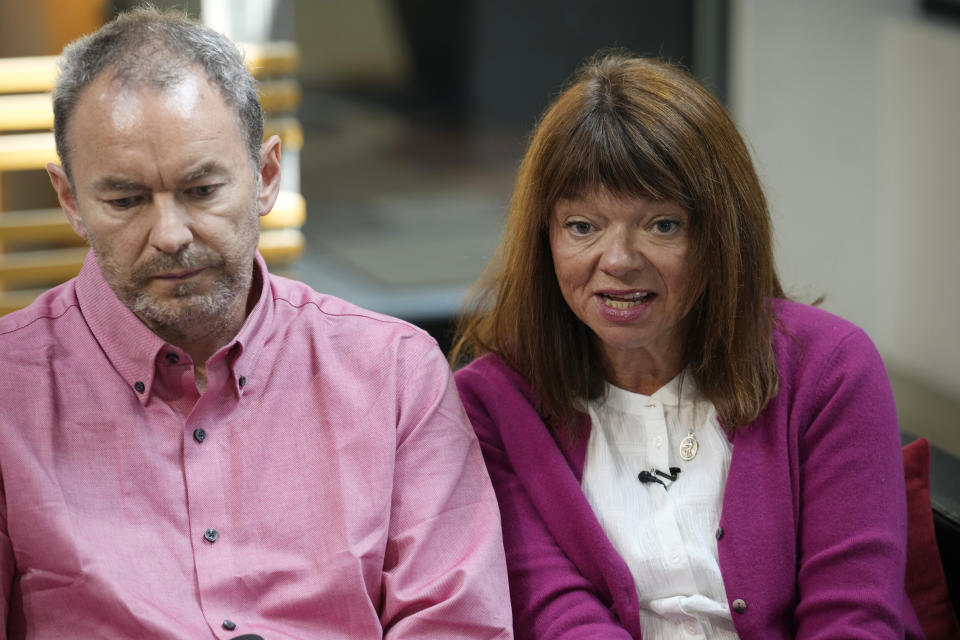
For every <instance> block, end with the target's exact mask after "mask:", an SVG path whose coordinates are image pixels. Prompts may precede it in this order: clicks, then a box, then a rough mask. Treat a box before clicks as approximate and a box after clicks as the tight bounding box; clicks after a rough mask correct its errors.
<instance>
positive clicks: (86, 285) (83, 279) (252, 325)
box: [76, 251, 273, 404]
mask: <svg viewBox="0 0 960 640" xmlns="http://www.w3.org/2000/svg"><path fill="white" fill-rule="evenodd" d="M254 284H255V285H256V284H259V285H260V296H259V298H258V299H257V303H256V304H255V305H254V307H253V309H252V310H251V311H250V313H249V314H248V315H247V318H246V320H245V321H244V323H243V326H242V327H241V329H240V331H239V333H237V336H236V337H235V338H234V339H233V340H232V341H231V342H230V343H229V344H227V345H225V346H224V347H223V348H222V349H220V350H218V352H217V353H218V354H219V353H223V352H225V351H226V352H227V353H230V352H231V351H233V350H236V353H237V355H236V357H234V358H233V362H232V366H233V370H234V372H236V375H235V376H234V381H235V384H236V385H237V387H236V388H237V390H238V393H240V394H242V393H243V388H244V386H245V385H244V384H242V383H240V378H241V377H242V376H245V375H246V374H245V373H244V372H245V371H253V369H254V367H255V365H256V361H257V359H258V358H259V356H260V353H261V352H262V349H263V345H264V344H265V342H266V333H267V326H268V325H269V322H270V320H271V319H272V317H273V306H272V303H273V297H272V296H271V295H270V292H269V289H270V280H269V277H268V272H267V267H266V263H265V262H264V261H263V257H262V256H261V255H260V253H259V252H257V253H256V255H255V257H254ZM76 286H77V300H78V302H79V303H80V310H81V312H82V313H83V317H84V319H85V320H86V322H87V326H89V327H90V331H91V332H92V333H93V335H94V338H96V340H97V342H98V343H99V345H100V348H101V349H103V352H104V354H106V356H107V358H108V359H109V360H110V362H111V363H112V364H113V366H114V368H115V369H116V370H117V372H118V373H119V374H120V375H121V377H123V379H124V380H125V381H126V383H127V384H128V385H129V386H130V388H131V389H132V390H133V391H134V393H136V394H137V396H138V398H139V399H140V403H141V404H146V403H147V400H148V399H149V398H150V393H151V390H152V388H153V384H154V377H155V374H156V361H157V358H158V355H159V353H160V351H161V350H162V349H163V348H164V347H165V346H166V344H167V343H166V342H165V341H164V340H162V339H161V338H160V337H159V336H158V335H157V334H155V333H154V332H153V331H151V330H150V329H149V328H148V327H147V326H146V325H145V324H143V322H142V321H141V320H140V319H139V318H138V317H137V316H136V315H134V313H133V312H132V311H130V309H128V308H127V307H126V305H124V304H123V303H122V302H121V301H120V299H119V298H117V296H116V294H114V293H113V290H112V289H111V288H110V285H109V284H108V283H107V281H106V279H105V278H104V277H103V273H102V272H101V271H100V266H99V264H97V260H96V258H95V257H94V255H93V251H89V252H88V253H87V257H86V260H84V263H83V268H82V269H81V270H80V274H79V275H78V276H77V285H76ZM244 382H246V379H245V378H244Z"/></svg>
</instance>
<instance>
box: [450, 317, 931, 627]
mask: <svg viewBox="0 0 960 640" xmlns="http://www.w3.org/2000/svg"><path fill="white" fill-rule="evenodd" d="M774 305H775V306H774V308H775V311H776V313H777V317H778V321H779V323H778V328H777V329H775V331H774V335H773V348H774V353H775V355H776V359H777V364H778V368H779V371H780V390H779V393H778V394H777V396H776V397H775V398H774V399H773V400H772V401H771V402H770V404H769V405H768V406H767V407H766V408H765V409H764V411H763V413H761V414H760V416H759V417H758V418H757V420H755V421H754V422H753V423H751V424H750V425H748V426H746V427H744V428H741V429H737V430H736V431H735V432H733V433H731V434H729V437H730V440H731V442H732V443H733V459H732V461H731V464H730V474H729V477H728V479H727V485H726V490H725V494H724V498H723V511H722V515H721V518H720V529H718V531H717V538H718V541H717V546H718V549H719V558H720V570H721V573H722V574H723V583H724V587H725V589H726V595H727V600H728V604H729V606H730V609H731V612H732V614H731V615H732V616H733V621H734V624H735V626H736V630H737V633H738V634H739V636H740V638H742V639H743V640H754V639H756V640H776V639H778V638H805V639H806V638H825V639H826V638H830V639H831V640H835V639H837V638H864V639H867V638H869V639H871V640H877V639H879V638H904V637H907V638H922V637H923V635H922V632H921V631H920V626H919V624H918V622H917V620H916V616H915V615H914V613H913V610H912V608H911V607H910V605H909V602H908V600H907V599H906V596H905V595H904V587H903V585H904V564H905V547H906V507H905V488H904V478H903V463H902V458H901V453H900V440H899V435H898V430H897V419H896V410H895V408H894V404H893V397H892V394H891V391H890V385H889V382H888V380H887V376H886V372H885V371H884V368H883V363H882V362H881V360H880V356H879V355H878V353H877V351H876V349H875V348H874V346H873V344H872V343H871V342H870V339H869V338H868V337H867V336H866V334H865V333H864V332H863V331H862V330H860V329H858V328H857V327H855V326H854V325H852V324H850V323H848V322H846V321H844V320H842V319H840V318H837V317H836V316H833V315H830V314H828V313H826V312H824V311H821V310H819V309H815V308H812V307H808V306H805V305H801V304H797V303H793V302H787V301H776V302H775V303H774ZM456 381H457V385H458V387H459V389H460V395H461V398H462V399H463V403H464V406H465V407H466V409H467V413H468V415H469V416H470V419H471V420H472V422H473V426H474V428H475V429H476V431H477V435H478V436H479V438H480V443H481V447H482V449H483V454H484V458H485V460H486V463H487V469H488V470H489V472H490V477H491V479H492V480H493V485H494V488H495V490H496V492H497V498H498V500H499V503H500V511H501V515H502V521H503V534H504V544H505V546H506V552H507V567H508V570H509V574H510V595H511V598H512V601H513V615H514V627H515V633H516V637H517V638H520V639H522V638H538V639H539V638H549V639H551V640H553V639H560V638H570V639H576V640H585V639H589V638H604V639H606V638H623V639H627V638H640V623H639V617H638V615H639V613H638V612H639V605H638V600H637V595H636V589H635V587H634V583H633V579H632V577H631V576H630V572H629V570H628V569H627V566H626V563H625V562H624V561H623V560H622V559H621V558H620V556H619V554H617V552H616V550H614V548H613V546H612V545H611V544H610V542H609V540H608V539H607V537H606V535H605V534H604V532H603V529H602V528H601V526H600V523H599V522H598V521H597V519H596V517H595V516H594V513H593V510H592V509H591V507H590V505H589V503H588V502H587V500H586V498H585V497H584V495H583V492H582V491H581V488H580V479H581V475H582V472H583V463H584V455H585V452H586V441H585V440H584V441H580V442H578V443H575V444H573V445H572V446H559V445H558V443H557V441H556V440H555V439H554V437H553V436H552V435H551V432H550V431H549V430H548V429H547V428H546V426H545V425H544V423H543V421H542V420H541V418H540V417H539V416H538V415H537V412H536V411H535V409H534V406H533V404H532V393H531V391H530V387H529V385H528V384H527V383H526V381H525V380H524V379H523V378H522V377H521V376H520V375H519V374H517V373H516V372H515V371H514V370H512V369H510V368H509V367H507V366H506V365H505V364H504V363H503V361H502V360H500V359H499V358H498V357H496V356H493V355H487V356H485V357H483V358H480V359H478V360H476V361H474V362H473V363H471V364H470V365H468V366H466V367H465V368H463V369H461V370H460V371H458V372H457V373H456ZM582 419H583V420H584V421H588V420H589V418H587V417H586V416H585V415H584V416H582ZM585 426H589V425H585ZM741 605H742V606H741Z"/></svg>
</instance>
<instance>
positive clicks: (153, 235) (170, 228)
mask: <svg viewBox="0 0 960 640" xmlns="http://www.w3.org/2000/svg"><path fill="white" fill-rule="evenodd" d="M153 209H154V220H153V228H152V229H151V232H150V243H151V244H152V245H153V246H154V247H155V248H156V249H157V250H158V251H162V252H163V253H176V252H178V251H180V249H182V248H183V247H185V246H187V245H189V244H190V243H191V242H192V241H193V231H192V230H191V219H190V212H189V211H187V208H186V207H184V206H183V204H182V203H180V202H179V201H178V200H177V199H176V198H175V197H174V196H173V194H170V193H158V194H155V195H154V197H153Z"/></svg>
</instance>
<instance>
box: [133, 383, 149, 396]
mask: <svg viewBox="0 0 960 640" xmlns="http://www.w3.org/2000/svg"><path fill="white" fill-rule="evenodd" d="M133 388H134V389H136V390H137V393H143V390H144V389H146V388H147V385H145V384H143V383H142V382H140V381H139V380H137V381H136V382H134V383H133Z"/></svg>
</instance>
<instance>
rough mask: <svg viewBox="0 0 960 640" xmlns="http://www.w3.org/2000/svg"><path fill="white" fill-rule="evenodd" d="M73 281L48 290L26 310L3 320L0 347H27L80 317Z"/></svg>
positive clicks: (0, 326) (15, 312)
mask: <svg viewBox="0 0 960 640" xmlns="http://www.w3.org/2000/svg"><path fill="white" fill-rule="evenodd" d="M79 310H80V308H79V305H78V304H77V296H76V291H75V289H74V280H68V281H67V282H65V283H63V284H61V285H58V286H56V287H53V288H52V289H48V290H47V291H45V292H43V293H42V294H40V295H39V296H38V297H37V298H36V299H35V300H34V301H33V302H31V303H30V304H29V305H28V306H26V307H24V308H23V309H18V310H17V311H13V312H11V313H8V314H7V315H5V316H2V317H0V343H4V349H6V347H7V345H11V344H20V345H25V343H26V341H27V340H29V338H31V337H34V336H36V337H40V336H42V335H44V334H51V335H53V333H54V327H55V326H56V325H57V324H62V323H63V321H68V320H70V319H72V315H73V314H75V313H79Z"/></svg>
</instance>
